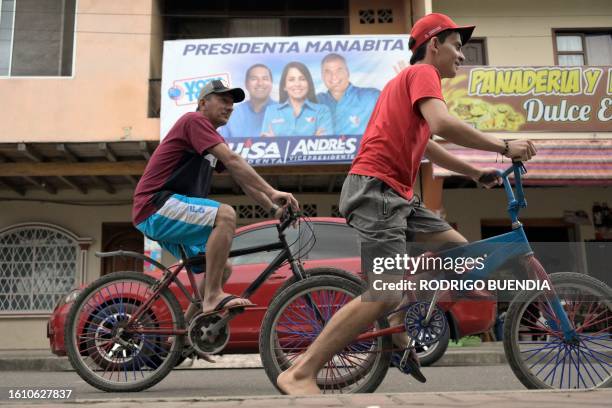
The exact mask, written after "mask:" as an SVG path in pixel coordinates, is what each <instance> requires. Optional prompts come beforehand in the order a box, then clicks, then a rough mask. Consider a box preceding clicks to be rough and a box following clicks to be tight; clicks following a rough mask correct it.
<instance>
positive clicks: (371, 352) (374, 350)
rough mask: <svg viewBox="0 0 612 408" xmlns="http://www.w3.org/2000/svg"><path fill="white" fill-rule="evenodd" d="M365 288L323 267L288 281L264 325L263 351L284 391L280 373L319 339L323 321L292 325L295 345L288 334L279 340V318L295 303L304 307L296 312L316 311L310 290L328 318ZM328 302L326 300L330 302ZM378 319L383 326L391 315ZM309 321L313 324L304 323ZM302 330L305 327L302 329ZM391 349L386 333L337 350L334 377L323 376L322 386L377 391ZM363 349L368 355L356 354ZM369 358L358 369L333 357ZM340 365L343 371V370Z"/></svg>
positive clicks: (265, 362) (319, 382)
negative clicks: (313, 272) (289, 339)
mask: <svg viewBox="0 0 612 408" xmlns="http://www.w3.org/2000/svg"><path fill="white" fill-rule="evenodd" d="M319 270H320V268H319ZM363 288H364V287H363V285H362V284H361V283H357V282H355V281H353V280H349V279H346V278H343V277H340V276H334V275H325V274H324V273H322V272H321V271H320V272H319V273H317V274H315V275H314V276H311V277H309V278H306V279H304V280H301V281H298V282H296V283H294V284H292V285H290V286H288V287H287V288H285V290H284V291H282V292H281V293H280V294H278V296H276V297H275V298H274V299H273V301H272V303H270V306H269V307H268V311H267V312H266V315H265V316H264V320H263V323H262V326H261V331H260V338H259V350H260V354H261V359H262V363H263V367H264V369H265V372H266V375H267V376H268V378H269V379H270V381H271V382H272V384H273V385H274V386H275V387H276V388H277V389H278V390H279V391H281V392H282V390H280V389H279V388H278V386H277V384H276V378H277V377H278V375H279V374H280V373H281V372H282V371H283V370H285V369H287V368H288V367H289V366H290V364H291V360H293V359H294V358H295V357H297V355H299V354H301V352H303V351H304V350H306V348H307V347H308V345H309V344H310V342H311V341H312V340H314V338H316V336H317V335H318V334H319V333H320V331H321V329H322V327H323V325H324V324H321V322H318V323H317V322H316V321H314V322H313V320H310V321H309V322H306V321H304V322H303V323H304V324H303V325H302V327H296V328H293V329H292V330H293V332H294V334H295V336H298V337H299V338H298V339H297V340H296V341H297V344H295V341H293V343H287V342H286V340H287V338H286V337H285V346H283V345H282V344H281V342H280V341H279V336H278V329H277V326H278V323H279V320H281V319H282V318H283V316H284V313H285V312H286V311H287V310H288V309H289V308H290V307H292V308H293V310H298V309H299V310H300V315H296V316H304V314H303V313H304V310H306V311H307V313H309V312H313V310H312V308H310V309H307V308H309V306H308V305H307V304H306V301H305V300H304V297H305V295H306V294H310V296H311V298H312V299H313V300H314V301H315V302H316V304H317V306H319V307H323V312H324V314H325V316H324V318H325V321H328V320H329V318H331V316H332V315H333V313H335V312H336V311H337V310H338V309H339V308H340V307H341V306H343V305H344V304H346V303H348V301H350V300H352V299H353V298H355V297H357V296H359V295H360V294H361V293H363ZM318 299H323V301H319V302H317V300H318ZM330 300H331V301H330ZM300 302H301V304H300ZM324 303H327V305H325V304H324ZM305 307H306V309H305ZM293 313H295V312H293ZM322 314H323V313H322ZM286 319H289V318H286ZM289 320H291V319H289ZM298 323H299V322H298ZM282 324H284V323H281V325H282ZM376 324H377V326H378V328H380V329H382V328H387V327H388V322H387V320H386V318H380V319H378V321H377V323H376ZM304 325H308V326H311V327H303V326H304ZM300 329H301V330H302V331H301V332H300ZM280 332H281V338H282V334H284V333H283V332H282V331H280ZM288 346H291V347H288ZM391 349H392V341H391V336H381V337H378V338H375V339H373V340H370V341H369V342H368V341H365V342H361V343H359V344H355V343H353V344H350V345H349V346H347V348H345V349H344V350H343V351H342V352H340V353H338V354H336V355H335V356H334V359H332V360H331V361H330V362H329V363H328V368H327V372H328V373H329V372H330V370H331V372H332V373H333V375H332V376H331V377H333V378H330V377H328V376H321V375H318V376H317V385H319V388H321V390H322V392H323V393H327V392H331V393H335V392H341V393H342V392H350V393H358V392H374V391H375V390H376V388H377V387H378V386H379V385H380V383H381V382H382V381H383V379H384V378H385V375H386V373H387V370H388V369H389V365H390V361H391ZM291 350H298V351H299V352H293V353H289V352H287V351H291ZM363 354H365V355H366V357H367V358H365V359H364V358H361V357H356V356H357V355H363ZM349 356H350V357H349ZM368 359H369V360H370V361H367V364H366V365H364V366H363V367H362V366H358V367H357V368H355V367H339V365H340V364H337V363H336V362H334V360H336V361H338V362H340V363H341V365H344V366H351V365H352V363H354V362H355V361H358V362H362V361H366V360H368ZM330 367H331V368H330ZM351 368H352V369H351ZM341 369H342V371H340V370H341Z"/></svg>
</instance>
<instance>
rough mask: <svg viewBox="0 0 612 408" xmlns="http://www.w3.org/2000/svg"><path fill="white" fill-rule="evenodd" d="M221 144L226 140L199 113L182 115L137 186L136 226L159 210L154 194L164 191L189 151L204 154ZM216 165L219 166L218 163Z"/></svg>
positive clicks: (156, 151) (133, 218) (151, 160)
mask: <svg viewBox="0 0 612 408" xmlns="http://www.w3.org/2000/svg"><path fill="white" fill-rule="evenodd" d="M219 143H225V140H224V139H223V137H222V136H221V135H220V134H219V133H217V131H216V130H215V128H214V126H213V124H212V123H211V122H210V121H209V120H208V118H206V117H204V115H202V114H201V113H200V112H189V113H186V114H184V115H183V116H181V118H180V119H179V120H178V121H177V122H176V123H175V124H174V126H172V129H170V131H169V132H168V135H166V137H165V138H164V140H163V141H162V142H161V143H160V145H159V146H158V147H157V149H155V152H154V153H153V155H152V156H151V159H150V160H149V163H147V167H146V168H145V170H144V173H143V175H142V177H141V178H140V181H139V182H138V185H137V186H136V191H135V192H134V205H133V207H132V220H133V222H134V225H138V224H140V223H141V222H142V221H144V220H145V219H147V217H149V216H150V215H153V214H154V213H155V211H157V208H156V206H155V205H154V204H153V197H154V195H155V193H157V192H159V191H160V190H162V188H163V187H164V184H165V183H166V181H167V180H168V179H169V178H170V177H171V176H172V175H173V173H174V172H175V171H176V170H177V169H178V168H179V167H180V165H181V163H182V160H184V158H185V155H186V154H189V152H195V153H197V154H200V155H204V153H205V152H206V151H207V150H208V149H210V148H211V147H214V146H216V145H218V144H219ZM211 156H212V155H211ZM211 161H214V162H213V163H212V166H213V167H214V164H215V163H216V160H214V158H211ZM217 168H218V169H219V166H218V167H217Z"/></svg>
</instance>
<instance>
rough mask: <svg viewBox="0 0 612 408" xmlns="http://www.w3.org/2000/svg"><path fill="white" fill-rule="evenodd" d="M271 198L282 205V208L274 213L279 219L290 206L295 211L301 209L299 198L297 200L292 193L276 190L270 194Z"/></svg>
mask: <svg viewBox="0 0 612 408" xmlns="http://www.w3.org/2000/svg"><path fill="white" fill-rule="evenodd" d="M270 200H272V201H273V202H274V204H277V205H280V208H279V209H278V210H276V213H275V214H274V218H276V219H277V220H280V219H281V217H282V216H283V214H285V210H286V209H288V208H291V209H292V210H293V212H298V211H299V210H300V204H299V203H298V200H296V199H295V197H294V196H293V194H291V193H285V192H283V191H278V190H275V192H274V193H273V194H272V195H271V196H270Z"/></svg>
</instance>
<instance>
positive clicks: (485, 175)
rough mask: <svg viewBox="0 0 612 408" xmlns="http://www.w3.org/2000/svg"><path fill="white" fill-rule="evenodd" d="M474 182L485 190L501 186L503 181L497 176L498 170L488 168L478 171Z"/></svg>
mask: <svg viewBox="0 0 612 408" xmlns="http://www.w3.org/2000/svg"><path fill="white" fill-rule="evenodd" d="M474 181H475V182H477V183H478V184H480V185H481V186H483V187H485V188H491V187H495V186H499V185H501V184H503V182H504V180H503V179H502V178H501V177H500V175H499V170H497V169H495V168H492V167H489V168H484V169H480V173H479V174H478V177H474Z"/></svg>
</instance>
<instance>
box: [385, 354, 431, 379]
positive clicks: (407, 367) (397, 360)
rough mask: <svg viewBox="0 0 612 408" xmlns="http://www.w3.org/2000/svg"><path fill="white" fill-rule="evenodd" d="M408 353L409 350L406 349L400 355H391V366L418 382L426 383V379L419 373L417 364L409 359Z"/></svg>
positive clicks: (419, 368)
mask: <svg viewBox="0 0 612 408" xmlns="http://www.w3.org/2000/svg"><path fill="white" fill-rule="evenodd" d="M410 351H411V349H406V350H405V351H404V353H403V354H402V355H400V353H397V352H395V353H393V354H392V355H391V364H392V365H393V366H394V367H397V369H398V370H400V371H401V372H402V373H404V374H408V375H411V376H412V377H413V378H414V379H415V380H417V381H418V382H421V383H425V382H427V378H425V375H423V373H422V372H421V366H419V363H417V362H416V361H414V360H413V359H412V358H410Z"/></svg>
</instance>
